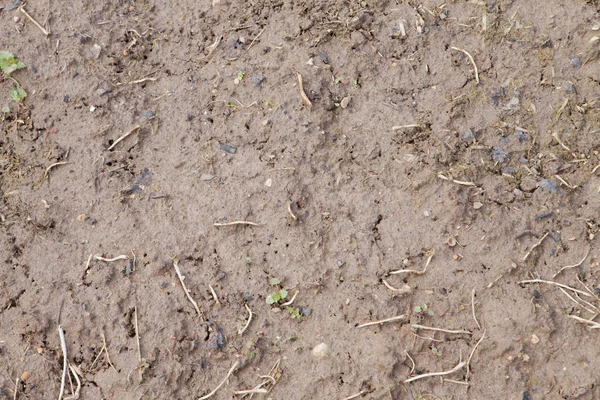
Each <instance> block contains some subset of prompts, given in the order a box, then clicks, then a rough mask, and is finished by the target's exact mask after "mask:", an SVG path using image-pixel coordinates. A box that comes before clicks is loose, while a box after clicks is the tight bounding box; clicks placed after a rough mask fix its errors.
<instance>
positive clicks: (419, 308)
mask: <svg viewBox="0 0 600 400" xmlns="http://www.w3.org/2000/svg"><path fill="white" fill-rule="evenodd" d="M413 312H414V313H415V314H422V313H426V314H427V315H429V316H430V317H433V316H434V315H435V313H434V312H433V310H430V309H428V307H427V304H423V305H420V306H415V308H413Z"/></svg>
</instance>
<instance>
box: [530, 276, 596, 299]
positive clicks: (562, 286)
mask: <svg viewBox="0 0 600 400" xmlns="http://www.w3.org/2000/svg"><path fill="white" fill-rule="evenodd" d="M527 283H547V284H548V285H555V286H558V287H561V288H563V289H569V290H570V291H572V292H575V293H579V294H582V295H584V296H587V297H593V296H592V295H591V294H589V293H587V292H584V291H583V290H579V289H575V288H572V287H571V286H567V285H563V284H562V283H558V282H553V281H545V280H543V279H530V280H527V281H521V282H519V284H527Z"/></svg>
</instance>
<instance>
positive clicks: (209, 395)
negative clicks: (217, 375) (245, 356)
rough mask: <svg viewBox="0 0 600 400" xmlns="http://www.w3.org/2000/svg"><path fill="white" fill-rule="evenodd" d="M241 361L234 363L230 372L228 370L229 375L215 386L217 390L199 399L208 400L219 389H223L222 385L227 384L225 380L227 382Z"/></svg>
mask: <svg viewBox="0 0 600 400" xmlns="http://www.w3.org/2000/svg"><path fill="white" fill-rule="evenodd" d="M239 363H240V362H239V361H236V362H235V364H233V366H232V367H231V368H230V369H229V372H227V376H226V377H225V379H223V380H222V381H221V383H219V385H218V386H217V387H216V388H215V390H213V391H212V392H210V393H209V394H207V395H206V396H202V397H200V398H199V399H198V400H206V399H208V398H210V397H212V396H213V395H214V394H215V393H217V391H218V390H219V389H221V386H223V385H224V384H225V382H227V379H229V377H230V376H231V374H233V371H235V369H236V368H237V366H238V364H239Z"/></svg>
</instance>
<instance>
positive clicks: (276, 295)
mask: <svg viewBox="0 0 600 400" xmlns="http://www.w3.org/2000/svg"><path fill="white" fill-rule="evenodd" d="M269 285H271V286H279V290H277V291H275V292H273V293H271V294H270V295H268V296H267V304H277V303H279V302H280V301H281V300H285V298H286V297H287V295H288V292H287V290H285V289H284V288H283V287H281V281H280V280H279V279H277V278H271V279H269Z"/></svg>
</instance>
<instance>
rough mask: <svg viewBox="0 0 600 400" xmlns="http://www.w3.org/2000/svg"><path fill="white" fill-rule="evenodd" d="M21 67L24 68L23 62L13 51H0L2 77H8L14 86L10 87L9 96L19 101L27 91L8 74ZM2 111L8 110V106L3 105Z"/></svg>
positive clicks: (25, 95)
mask: <svg viewBox="0 0 600 400" xmlns="http://www.w3.org/2000/svg"><path fill="white" fill-rule="evenodd" d="M23 68H25V64H23V62H21V61H19V60H17V59H16V58H15V56H14V54H13V53H10V52H8V51H0V70H2V75H3V78H4V79H10V80H11V81H12V82H13V84H14V88H12V89H11V90H10V92H9V95H10V98H11V99H13V100H14V101H16V102H19V103H20V102H21V101H23V99H24V98H25V97H27V92H26V91H25V89H23V87H22V86H21V84H20V83H19V82H18V81H17V80H16V79H14V78H12V77H10V76H9V75H10V74H12V73H13V72H15V71H17V70H20V69H23ZM7 110H8V111H7ZM2 112H3V113H7V112H10V108H9V107H8V106H3V107H2Z"/></svg>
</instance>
